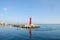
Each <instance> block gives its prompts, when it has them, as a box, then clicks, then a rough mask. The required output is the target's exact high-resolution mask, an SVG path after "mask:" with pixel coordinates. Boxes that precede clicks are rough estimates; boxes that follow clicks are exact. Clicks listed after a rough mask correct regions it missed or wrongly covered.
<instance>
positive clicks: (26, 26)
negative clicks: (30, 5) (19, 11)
mask: <svg viewBox="0 0 60 40" xmlns="http://www.w3.org/2000/svg"><path fill="white" fill-rule="evenodd" d="M39 27H40V26H38V25H31V26H30V25H24V26H22V27H21V28H39Z"/></svg>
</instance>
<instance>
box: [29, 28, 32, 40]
mask: <svg viewBox="0 0 60 40" xmlns="http://www.w3.org/2000/svg"><path fill="white" fill-rule="evenodd" d="M29 34H30V40H32V29H30V30H29Z"/></svg>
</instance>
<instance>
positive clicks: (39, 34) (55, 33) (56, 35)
mask: <svg viewBox="0 0 60 40" xmlns="http://www.w3.org/2000/svg"><path fill="white" fill-rule="evenodd" d="M30 31H31V32H30ZM0 40H60V25H59V24H57V25H56V24H41V25H40V28H36V29H24V28H18V27H11V26H0Z"/></svg>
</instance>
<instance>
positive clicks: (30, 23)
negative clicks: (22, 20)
mask: <svg viewBox="0 0 60 40" xmlns="http://www.w3.org/2000/svg"><path fill="white" fill-rule="evenodd" d="M29 25H30V26H31V25H32V18H31V17H30V22H29Z"/></svg>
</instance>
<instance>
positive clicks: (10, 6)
mask: <svg viewBox="0 0 60 40" xmlns="http://www.w3.org/2000/svg"><path fill="white" fill-rule="evenodd" d="M30 17H32V19H33V23H40V24H60V0H0V21H5V22H11V23H12V22H14V23H29V18H30Z"/></svg>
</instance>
